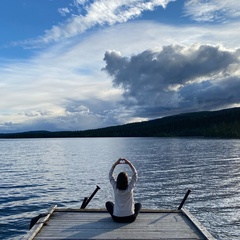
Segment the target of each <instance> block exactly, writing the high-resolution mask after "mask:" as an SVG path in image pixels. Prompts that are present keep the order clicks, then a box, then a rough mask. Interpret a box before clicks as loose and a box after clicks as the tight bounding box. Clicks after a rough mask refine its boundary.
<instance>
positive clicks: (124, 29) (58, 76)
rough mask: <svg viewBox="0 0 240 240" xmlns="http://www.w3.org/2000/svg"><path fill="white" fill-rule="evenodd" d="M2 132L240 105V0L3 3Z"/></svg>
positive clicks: (142, 118)
mask: <svg viewBox="0 0 240 240" xmlns="http://www.w3.org/2000/svg"><path fill="white" fill-rule="evenodd" d="M0 97H1V101H0V133H10V132H24V131H38V130H47V131H76V130H77V131H78V130H86V129H96V128H102V127H107V126H115V125H121V124H126V123H130V122H138V121H146V120H150V119H156V118H161V117H164V116H170V115H175V114H181V113H186V112H196V111H214V110H220V109H225V108H231V107H240V1H239V0H145V1H142V0H111V1H109V0H21V1H20V0H1V1H0Z"/></svg>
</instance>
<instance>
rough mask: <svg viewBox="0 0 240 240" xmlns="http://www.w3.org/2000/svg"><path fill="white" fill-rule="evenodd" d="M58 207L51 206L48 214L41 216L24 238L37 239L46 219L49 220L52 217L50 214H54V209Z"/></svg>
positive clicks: (27, 239) (28, 239)
mask: <svg viewBox="0 0 240 240" xmlns="http://www.w3.org/2000/svg"><path fill="white" fill-rule="evenodd" d="M56 208H57V205H54V206H53V207H51V208H50V209H49V211H48V214H47V215H46V216H45V217H43V218H40V219H39V220H38V221H37V223H36V224H35V225H34V226H33V227H32V229H31V230H30V231H29V232H28V234H27V235H26V237H24V238H23V240H24V239H26V240H33V239H35V236H36V235H37V234H38V232H39V231H40V230H41V228H42V227H43V226H44V224H45V223H46V221H48V219H49V218H50V216H51V215H52V214H53V212H54V210H55V209H56Z"/></svg>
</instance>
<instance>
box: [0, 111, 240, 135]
mask: <svg viewBox="0 0 240 240" xmlns="http://www.w3.org/2000/svg"><path fill="white" fill-rule="evenodd" d="M54 137H214V138H240V108H231V109H225V110H221V111H213V112H207V111H206V112H194V113H185V114H179V115H174V116H169V117H164V118H160V119H155V120H150V121H145V122H138V123H130V124H125V125H119V126H113V127H106V128H100V129H93V130H86V131H62V132H48V131H34V132H24V133H11V134H0V138H54Z"/></svg>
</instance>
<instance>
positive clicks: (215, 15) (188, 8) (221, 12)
mask: <svg viewBox="0 0 240 240" xmlns="http://www.w3.org/2000/svg"><path fill="white" fill-rule="evenodd" d="M185 15H186V16H190V17H192V19H193V20H195V21H198V22H213V21H220V22H222V21H224V22H225V21H226V20H227V19H233V18H239V17H240V1H238V0H188V1H186V2H185Z"/></svg>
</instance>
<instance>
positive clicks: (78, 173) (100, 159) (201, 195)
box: [0, 138, 240, 240]
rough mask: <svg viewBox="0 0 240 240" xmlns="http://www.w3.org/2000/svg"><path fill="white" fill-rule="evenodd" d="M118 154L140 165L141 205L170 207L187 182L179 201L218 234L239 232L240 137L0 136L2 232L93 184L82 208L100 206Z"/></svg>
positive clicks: (15, 233)
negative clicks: (11, 138)
mask: <svg viewBox="0 0 240 240" xmlns="http://www.w3.org/2000/svg"><path fill="white" fill-rule="evenodd" d="M119 157H125V158H128V159H129V160H131V161H132V162H133V163H134V165H135V166H136V168H137V169H138V172H139V181H138V185H137V187H136V189H135V199H136V201H140V202H142V204H143V207H144V208H152V209H159V208H162V209H176V208H177V207H178V205H179V204H180V202H181V200H182V198H183V197H184V194H185V192H186V191H187V189H189V188H190V189H192V193H191V194H190V196H189V198H188V200H187V202H186V204H185V208H187V209H188V210H189V211H190V212H191V213H193V214H194V215H195V216H196V217H197V218H198V220H199V221H200V222H201V223H202V224H203V225H204V226H205V227H206V228H207V229H208V230H209V231H210V232H211V234H212V235H213V236H214V237H215V238H216V239H232V240H233V239H239V236H240V192H239V187H240V140H206V139H187V138H89V139H81V138H80V139H15V140H0V180H1V184H0V238H1V239H21V238H22V236H23V235H24V234H25V233H26V232H27V230H28V227H29V223H30V220H31V218H32V217H34V216H37V215H38V214H39V213H45V212H46V211H47V209H48V208H49V207H51V206H52V205H54V204H57V205H58V206H60V207H80V206H81V203H82V200H83V198H84V197H88V196H89V195H90V194H91V193H92V192H93V191H94V189H95V187H96V185H99V186H100V187H101V190H99V191H98V193H97V194H96V195H95V197H94V199H93V200H92V201H91V202H90V204H89V206H88V208H95V207H99V208H103V207H104V204H105V202H106V201H107V200H109V199H110V200H112V199H113V196H112V191H111V187H110V184H109V182H108V171H109V168H110V167H111V166H112V164H113V162H115V161H116V160H117V159H118V158H119ZM121 168H123V166H121V167H118V169H117V171H121V170H123V169H121Z"/></svg>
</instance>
